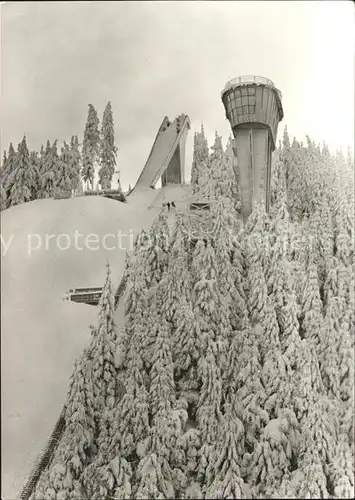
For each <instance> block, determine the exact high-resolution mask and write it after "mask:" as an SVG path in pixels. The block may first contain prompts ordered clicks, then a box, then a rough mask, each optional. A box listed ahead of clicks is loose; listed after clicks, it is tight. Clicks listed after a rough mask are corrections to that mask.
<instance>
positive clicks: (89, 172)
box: [82, 104, 100, 189]
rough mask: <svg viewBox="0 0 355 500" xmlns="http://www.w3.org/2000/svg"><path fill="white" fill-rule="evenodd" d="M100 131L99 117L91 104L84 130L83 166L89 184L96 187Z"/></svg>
mask: <svg viewBox="0 0 355 500" xmlns="http://www.w3.org/2000/svg"><path fill="white" fill-rule="evenodd" d="M99 147H100V133H99V119H98V117H97V112H96V109H95V108H94V106H93V105H92V104H89V112H88V117H87V121H86V126H85V131H84V142H83V150H82V158H83V167H82V177H83V180H84V182H86V183H87V186H89V185H91V189H94V185H93V182H94V175H95V165H96V163H97V162H98V159H99Z"/></svg>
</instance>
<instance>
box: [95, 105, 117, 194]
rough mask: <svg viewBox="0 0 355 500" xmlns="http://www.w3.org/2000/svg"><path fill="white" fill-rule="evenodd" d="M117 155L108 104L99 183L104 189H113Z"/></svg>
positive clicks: (104, 123)
mask: <svg viewBox="0 0 355 500" xmlns="http://www.w3.org/2000/svg"><path fill="white" fill-rule="evenodd" d="M116 154H117V148H116V146H115V130H114V125H113V115H112V106H111V103H110V102H108V103H107V104H106V107H105V111H104V114H103V117H102V125H101V137H100V170H99V179H100V180H99V182H100V185H101V188H102V189H105V188H106V189H107V188H111V181H112V176H113V174H114V173H115V168H116Z"/></svg>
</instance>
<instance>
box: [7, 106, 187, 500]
mask: <svg viewBox="0 0 355 500" xmlns="http://www.w3.org/2000/svg"><path fill="white" fill-rule="evenodd" d="M189 127H190V121H189V119H188V117H187V116H186V115H182V116H181V117H179V118H178V119H176V120H174V122H172V123H170V124H169V120H168V119H167V118H165V119H164V120H163V123H162V125H161V127H160V129H159V131H158V134H157V137H156V139H155V142H154V145H153V148H152V150H151V152H150V155H149V157H148V160H147V162H146V164H145V166H144V168H143V171H142V173H141V175H140V177H139V179H138V182H137V183H136V186H135V188H134V189H133V191H132V193H131V194H130V195H129V196H128V197H127V201H126V203H121V202H117V201H114V200H110V199H108V198H103V197H101V196H100V197H99V196H83V197H77V198H69V199H62V200H53V199H45V200H36V201H32V202H29V203H23V204H21V205H17V206H15V207H11V208H10V209H7V210H4V211H3V212H1V222H2V227H1V235H2V238H3V239H4V241H5V242H11V244H10V243H9V248H8V251H7V252H6V255H3V256H2V259H1V285H2V286H1V299H2V301H1V302H2V304H1V305H2V317H1V327H2V328H1V339H2V342H3V349H2V351H1V358H2V364H1V365H2V366H1V374H2V380H3V386H2V417H3V418H2V436H3V439H2V445H1V448H2V457H3V461H2V479H3V481H2V498H4V500H13V499H15V498H16V497H17V495H18V492H19V491H20V490H21V489H22V488H23V486H24V484H25V482H26V480H27V478H28V477H29V475H30V473H31V470H32V468H33V465H34V463H35V462H36V460H37V457H38V456H39V455H40V454H41V452H42V451H43V447H44V445H45V443H46V441H47V439H48V437H49V436H50V434H51V432H52V429H53V426H54V424H55V422H56V420H57V419H58V416H59V415H60V412H61V410H62V408H63V404H64V402H65V400H66V395H67V391H68V384H69V379H70V375H71V373H72V371H73V366H74V361H75V359H76V358H77V357H78V356H79V355H80V353H81V352H82V350H83V349H84V348H85V347H86V346H87V345H88V343H89V342H90V334H89V324H90V323H92V324H96V323H97V317H96V316H97V309H96V308H95V307H92V306H89V305H86V304H77V303H75V302H69V301H63V300H62V299H63V297H64V296H65V294H66V292H67V291H68V290H69V289H70V288H75V287H84V286H98V285H100V286H101V285H102V284H103V283H104V281H105V274H106V261H108V262H109V263H110V267H111V273H112V274H111V277H112V282H113V283H112V284H113V288H114V290H115V289H116V288H117V286H118V284H119V283H120V281H121V278H122V275H123V272H124V263H125V256H126V247H127V246H128V247H129V245H130V241H131V240H130V234H131V233H132V235H133V236H135V235H137V234H138V233H139V231H140V230H142V229H144V230H146V231H148V230H149V228H150V227H151V225H152V223H153V221H154V220H155V218H156V217H157V215H158V214H159V212H160V210H161V207H162V203H163V202H164V200H166V201H169V200H170V201H171V200H174V201H175V202H176V206H177V208H178V209H179V208H180V207H182V206H184V205H185V204H186V199H187V198H188V197H189V196H190V191H191V186H190V185H186V186H184V185H182V184H183V181H184V167H185V164H184V160H185V140H186V135H187V132H188V129H189ZM159 177H161V178H162V186H163V187H162V188H161V189H151V188H152V187H154V186H155V184H156V182H157V181H158V179H159ZM170 217H173V214H170ZM75 232H78V233H79V234H80V235H81V236H80V242H79V243H80V244H79V245H78V248H77V246H76V245H74V244H73V243H74V239H73V235H74V233H75ZM118 232H120V233H121V234H125V235H126V236H127V237H124V238H123V239H122V248H121V246H120V245H119V244H118V243H117V242H116V240H115V239H114V238H113V236H114V235H116V234H117V233H118ZM93 234H94V235H97V237H98V241H99V244H98V245H97V248H96V247H95V248H94V247H93V248H91V247H90V248H87V247H86V246H85V245H84V244H83V241H84V240H85V238H88V237H89V236H90V235H93ZM48 235H50V236H51V237H52V236H53V237H54V239H53V238H52V239H51V240H50V244H49V245H48V246H46V245H45V244H44V242H45V241H46V237H47V236H48ZM63 235H67V237H70V241H71V243H72V244H70V245H69V247H66V246H65V245H61V243H63V241H62V238H63ZM34 236H36V238H35V241H37V240H38V241H37V243H38V242H39V241H41V242H42V244H41V245H37V246H36V249H34V248H33V251H31V252H29V251H28V248H29V245H28V242H29V237H31V238H32V237H34ZM107 236H108V237H109V239H107V248H106V247H105V248H104V247H103V242H104V238H105V237H107ZM90 237H91V236H90ZM56 241H57V242H58V241H59V243H60V245H58V244H56V243H55V242H56ZM79 247H80V248H79ZM111 247H112V248H111ZM123 309H124V308H123V303H122V304H121V305H120V307H119V308H118V310H117V311H116V318H115V319H116V324H118V325H122V323H123V316H124V310H123Z"/></svg>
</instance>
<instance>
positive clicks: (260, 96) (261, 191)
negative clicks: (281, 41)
mask: <svg viewBox="0 0 355 500" xmlns="http://www.w3.org/2000/svg"><path fill="white" fill-rule="evenodd" d="M221 97H222V102H223V104H224V108H225V110H226V117H227V119H228V120H229V122H230V125H231V128H232V131H233V135H234V139H235V146H236V154H237V161H238V167H237V171H238V175H239V184H240V188H241V194H242V214H243V219H244V221H246V219H247V218H248V216H249V215H250V213H251V212H252V206H253V202H254V201H261V200H263V201H264V202H265V208H266V210H267V211H268V210H269V206H270V181H271V155H272V152H273V151H274V150H275V144H276V135H277V127H278V124H279V122H280V121H281V120H282V118H283V116H284V113H283V109H282V103H281V98H282V95H281V92H280V91H279V90H278V89H277V88H276V87H275V85H274V83H273V82H272V81H271V80H269V79H268V78H264V77H261V76H240V77H238V78H234V79H233V80H230V81H229V82H227V83H226V85H225V87H224V89H223V91H222V94H221Z"/></svg>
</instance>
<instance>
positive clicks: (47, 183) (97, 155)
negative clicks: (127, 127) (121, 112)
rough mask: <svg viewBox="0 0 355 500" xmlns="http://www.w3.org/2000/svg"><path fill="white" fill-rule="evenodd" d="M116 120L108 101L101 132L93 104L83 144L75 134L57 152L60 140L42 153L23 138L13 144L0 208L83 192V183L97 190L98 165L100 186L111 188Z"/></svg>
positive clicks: (0, 187) (0, 186) (0, 185)
mask: <svg viewBox="0 0 355 500" xmlns="http://www.w3.org/2000/svg"><path fill="white" fill-rule="evenodd" d="M116 154H117V148H116V146H115V136H114V123H113V114H112V107H111V103H110V102H108V103H107V105H106V107H105V110H104V113H103V118H102V127H101V131H99V119H98V117H97V112H96V110H95V108H94V106H93V105H92V104H89V112H88V117H87V122H86V127H85V131H84V139H83V144H82V145H80V144H79V140H78V137H77V136H76V135H73V136H72V137H71V140H70V144H67V142H66V141H64V143H63V147H61V148H60V151H58V143H57V140H55V141H54V142H53V144H51V143H50V142H49V141H47V144H46V147H45V148H44V147H43V146H41V149H40V152H39V153H38V152H36V151H29V150H28V147H27V143H26V137H24V138H23V139H22V141H21V143H20V144H19V145H18V148H17V151H15V149H14V147H13V144H12V143H11V144H10V145H9V148H8V151H7V152H6V151H5V152H4V156H3V161H2V166H1V169H0V181H1V182H0V209H1V210H4V209H6V208H9V207H11V206H14V205H19V204H20V203H25V202H27V201H32V200H37V199H41V198H50V197H53V196H54V195H55V193H57V192H64V193H70V194H80V193H81V192H82V189H83V186H82V181H84V182H85V183H86V184H87V187H88V188H90V189H94V184H93V183H94V174H95V166H96V165H98V167H99V172H98V173H99V184H100V186H101V188H111V182H112V177H113V174H114V172H115V167H116Z"/></svg>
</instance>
